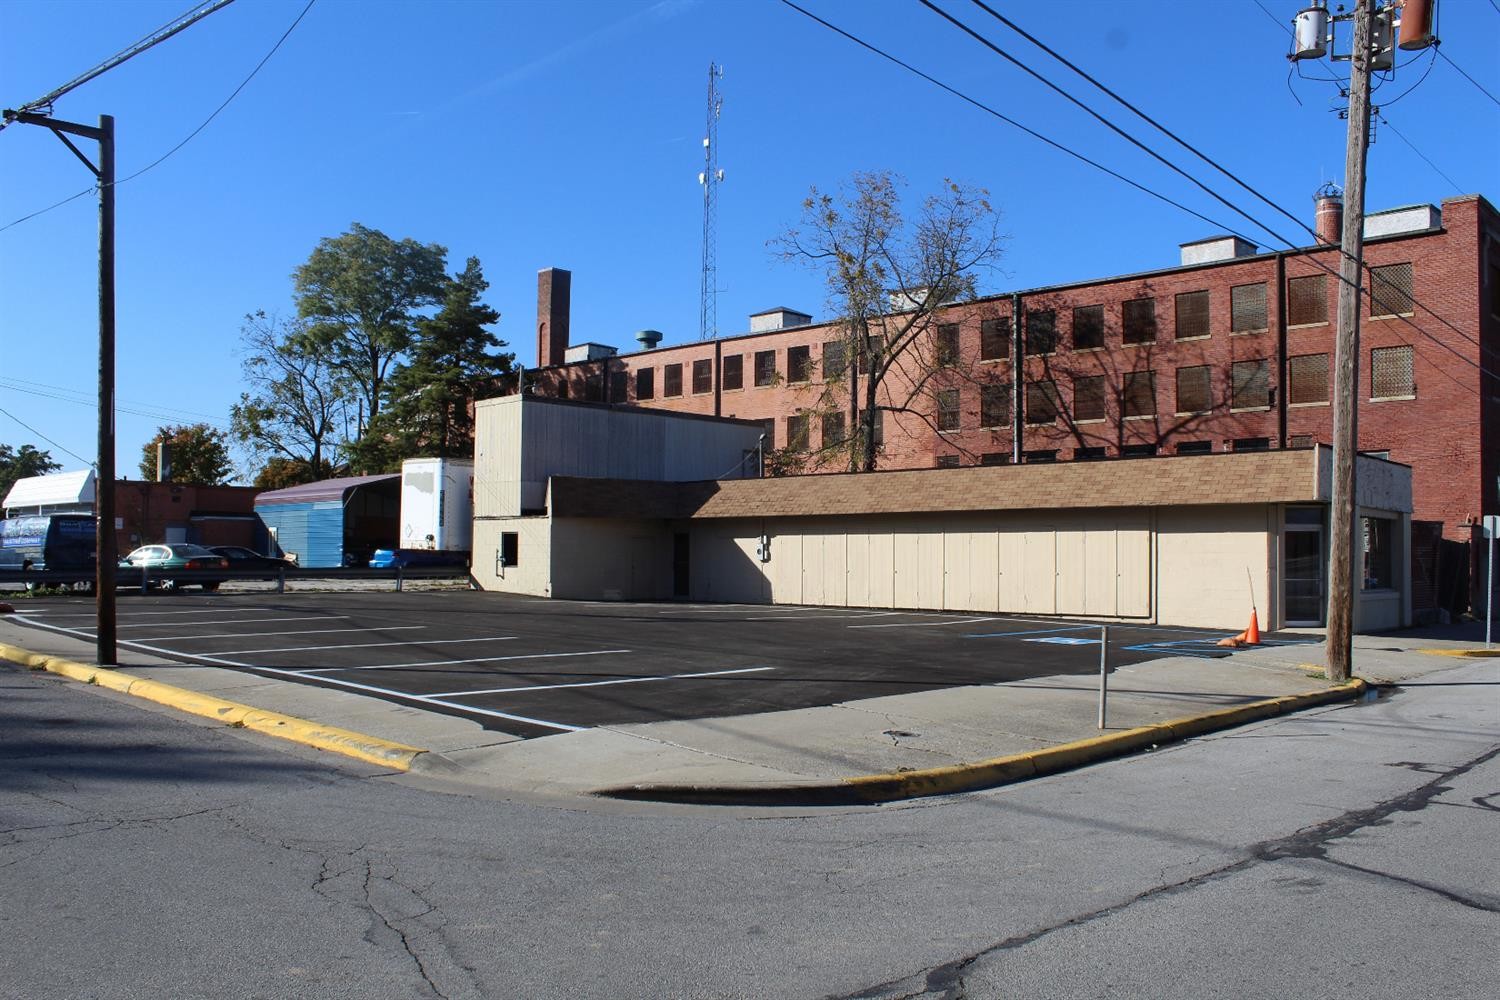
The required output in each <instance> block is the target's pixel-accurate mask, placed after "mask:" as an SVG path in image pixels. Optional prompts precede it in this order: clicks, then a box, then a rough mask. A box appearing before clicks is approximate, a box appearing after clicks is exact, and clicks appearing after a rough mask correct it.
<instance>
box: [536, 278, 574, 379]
mask: <svg viewBox="0 0 1500 1000" xmlns="http://www.w3.org/2000/svg"><path fill="white" fill-rule="evenodd" d="M572 289H573V274H572V272H571V271H564V270H563V269H562V268H560V267H548V268H543V269H542V270H540V271H538V272H537V275H536V364H537V367H538V368H546V367H548V366H549V365H560V364H562V363H563V360H564V355H566V354H567V351H568V306H569V301H570V299H571V294H572Z"/></svg>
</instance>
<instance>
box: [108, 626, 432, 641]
mask: <svg viewBox="0 0 1500 1000" xmlns="http://www.w3.org/2000/svg"><path fill="white" fill-rule="evenodd" d="M427 627H428V626H426V625H378V626H376V627H374V628H308V629H302V630H300V631H297V632H210V633H209V634H208V635H151V636H146V637H145V638H143V639H140V640H138V641H140V642H171V641H173V640H176V639H258V638H260V637H262V636H267V635H332V634H334V633H336V632H410V631H411V630H412V629H418V628H427Z"/></svg>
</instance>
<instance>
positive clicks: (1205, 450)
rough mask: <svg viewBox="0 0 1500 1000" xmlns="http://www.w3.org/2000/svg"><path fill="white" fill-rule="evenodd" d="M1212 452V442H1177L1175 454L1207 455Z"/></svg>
mask: <svg viewBox="0 0 1500 1000" xmlns="http://www.w3.org/2000/svg"><path fill="white" fill-rule="evenodd" d="M1213 450H1214V443H1213V442H1212V441H1179V442H1178V444H1177V454H1179V455H1208V454H1210V453H1212V452H1213Z"/></svg>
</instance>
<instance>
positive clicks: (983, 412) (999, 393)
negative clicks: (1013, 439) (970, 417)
mask: <svg viewBox="0 0 1500 1000" xmlns="http://www.w3.org/2000/svg"><path fill="white" fill-rule="evenodd" d="M1009 423H1010V386H1009V385H985V386H980V388H979V426H980V427H1004V426H1006V425H1007V424H1009Z"/></svg>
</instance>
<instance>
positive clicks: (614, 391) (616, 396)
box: [607, 372, 630, 403]
mask: <svg viewBox="0 0 1500 1000" xmlns="http://www.w3.org/2000/svg"><path fill="white" fill-rule="evenodd" d="M629 386H630V378H629V376H628V375H627V373H625V372H610V373H609V399H608V400H607V402H610V403H623V402H625V395H626V393H627V392H629V391H630V390H629Z"/></svg>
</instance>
